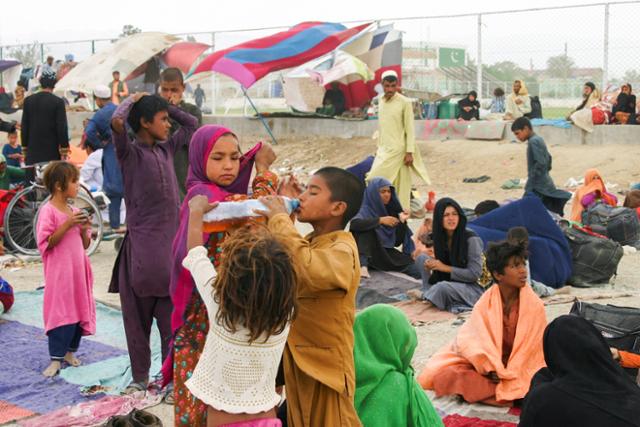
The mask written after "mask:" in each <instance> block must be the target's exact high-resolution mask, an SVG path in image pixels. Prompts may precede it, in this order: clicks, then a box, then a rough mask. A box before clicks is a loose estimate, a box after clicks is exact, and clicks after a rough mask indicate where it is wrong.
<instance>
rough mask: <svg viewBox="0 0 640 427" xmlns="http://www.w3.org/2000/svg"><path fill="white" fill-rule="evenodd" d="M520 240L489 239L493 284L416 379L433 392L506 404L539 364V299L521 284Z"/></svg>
mask: <svg viewBox="0 0 640 427" xmlns="http://www.w3.org/2000/svg"><path fill="white" fill-rule="evenodd" d="M526 261H527V253H526V250H525V248H524V246H522V245H514V244H513V243H510V242H508V241H505V242H500V243H493V244H491V245H490V246H489V249H488V251H487V259H486V263H487V268H488V269H489V271H490V272H491V274H492V275H493V279H494V282H495V284H494V285H493V286H492V287H491V288H489V289H488V290H487V291H486V292H485V293H484V295H482V297H481V298H480V299H479V300H478V302H477V303H476V305H475V307H474V308H473V311H472V312H471V317H470V318H469V320H467V322H466V323H465V324H464V325H463V326H462V327H461V328H460V330H459V331H458V334H457V336H456V338H455V339H454V340H453V342H451V343H450V344H448V345H446V346H445V347H444V348H442V349H440V350H439V351H438V352H437V353H436V354H435V355H433V357H431V359H430V360H429V361H428V362H427V365H426V366H425V368H424V370H423V371H422V373H421V374H420V377H419V378H418V380H419V382H420V384H421V385H422V387H423V388H425V389H430V390H435V392H436V395H437V396H443V395H461V396H462V397H463V398H464V400H465V401H467V402H469V403H475V402H482V403H486V404H490V405H499V406H502V405H509V406H510V405H512V404H513V403H514V401H516V400H519V399H522V398H523V397H524V396H525V395H526V394H527V391H528V390H529V384H530V382H531V378H532V377H533V375H534V374H535V373H536V372H537V371H538V369H540V368H541V367H543V366H544V356H543V353H542V335H543V332H544V329H545V327H546V326H547V320H546V315H545V311H544V304H543V303H542V301H541V300H540V298H538V297H537V296H536V295H535V293H534V292H533V291H532V290H531V287H530V286H527V269H526Z"/></svg>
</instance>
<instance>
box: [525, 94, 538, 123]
mask: <svg viewBox="0 0 640 427" xmlns="http://www.w3.org/2000/svg"><path fill="white" fill-rule="evenodd" d="M529 99H530V100H531V112H530V113H527V114H525V117H527V118H529V119H541V118H542V104H541V103H540V98H538V97H537V96H530V97H529Z"/></svg>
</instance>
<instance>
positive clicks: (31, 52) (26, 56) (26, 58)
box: [9, 41, 48, 68]
mask: <svg viewBox="0 0 640 427" xmlns="http://www.w3.org/2000/svg"><path fill="white" fill-rule="evenodd" d="M42 52H43V51H41V47H40V43H38V42H37V41H35V42H33V43H32V44H25V45H21V46H17V47H14V48H11V50H10V51H9V56H11V57H12V58H15V59H17V60H18V61H20V62H21V63H22V66H23V67H24V68H31V67H35V65H36V64H37V63H39V62H40V60H41V55H42ZM47 52H48V50H47V49H44V54H45V55H46V54H47Z"/></svg>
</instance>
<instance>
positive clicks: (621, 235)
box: [582, 203, 640, 246]
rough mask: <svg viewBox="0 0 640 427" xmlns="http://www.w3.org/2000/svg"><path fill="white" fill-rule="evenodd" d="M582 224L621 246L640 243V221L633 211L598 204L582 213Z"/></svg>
mask: <svg viewBox="0 0 640 427" xmlns="http://www.w3.org/2000/svg"><path fill="white" fill-rule="evenodd" d="M582 223H583V224H584V225H588V226H589V227H590V228H591V229H592V230H593V231H594V232H596V233H599V234H602V235H604V236H607V237H608V238H610V239H611V240H615V241H616V242H618V243H620V244H621V245H623V246H624V245H631V246H634V245H637V244H638V241H640V221H639V220H638V215H637V214H636V211H635V209H630V208H623V207H619V208H614V207H612V206H609V205H605V204H603V203H598V204H597V205H595V206H593V207H591V208H589V209H588V210H586V211H584V212H583V213H582Z"/></svg>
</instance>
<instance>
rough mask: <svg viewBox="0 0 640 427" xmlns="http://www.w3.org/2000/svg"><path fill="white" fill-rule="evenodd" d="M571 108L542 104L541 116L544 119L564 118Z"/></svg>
mask: <svg viewBox="0 0 640 427" xmlns="http://www.w3.org/2000/svg"><path fill="white" fill-rule="evenodd" d="M571 110H573V108H567V107H549V108H545V107H544V106H542V116H543V117H544V118H545V119H564V118H566V117H567V116H568V115H569V113H570V112H571Z"/></svg>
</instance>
